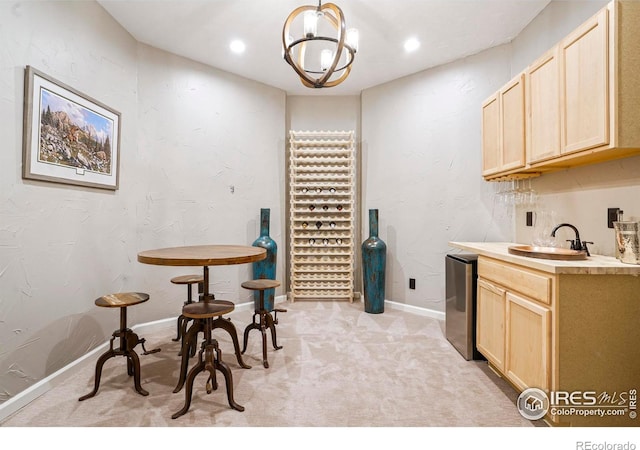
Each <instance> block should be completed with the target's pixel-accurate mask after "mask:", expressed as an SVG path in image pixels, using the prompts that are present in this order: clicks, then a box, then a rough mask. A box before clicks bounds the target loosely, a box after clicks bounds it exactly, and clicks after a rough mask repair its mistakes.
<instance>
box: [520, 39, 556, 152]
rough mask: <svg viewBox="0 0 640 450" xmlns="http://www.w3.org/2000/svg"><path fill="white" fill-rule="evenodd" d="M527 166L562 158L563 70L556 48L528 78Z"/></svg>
mask: <svg viewBox="0 0 640 450" xmlns="http://www.w3.org/2000/svg"><path fill="white" fill-rule="evenodd" d="M525 86H526V91H527V95H526V99H527V102H526V103H527V119H528V120H527V163H529V164H532V163H536V162H539V161H544V160H545V159H549V158H553V157H556V156H559V155H560V67H559V65H558V49H557V47H554V48H553V49H551V50H550V51H548V52H547V53H545V54H544V55H543V56H542V57H540V58H539V59H538V60H537V61H536V62H534V63H533V64H532V65H531V66H530V67H529V70H528V71H527V73H526V77H525Z"/></svg>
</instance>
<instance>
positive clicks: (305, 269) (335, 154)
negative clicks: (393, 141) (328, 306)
mask: <svg viewBox="0 0 640 450" xmlns="http://www.w3.org/2000/svg"><path fill="white" fill-rule="evenodd" d="M289 146H290V156H289V158H290V160H289V177H290V178H289V199H290V205H289V220H290V223H289V233H290V236H289V246H290V270H291V274H290V288H291V292H290V300H291V301H292V302H293V301H296V300H313V299H316V300H348V301H350V302H351V301H353V290H354V245H355V243H354V228H355V227H354V207H355V201H354V199H355V193H354V190H355V150H354V136H353V131H326V132H325V131H290V132H289Z"/></svg>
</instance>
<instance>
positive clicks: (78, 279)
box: [0, 1, 285, 402]
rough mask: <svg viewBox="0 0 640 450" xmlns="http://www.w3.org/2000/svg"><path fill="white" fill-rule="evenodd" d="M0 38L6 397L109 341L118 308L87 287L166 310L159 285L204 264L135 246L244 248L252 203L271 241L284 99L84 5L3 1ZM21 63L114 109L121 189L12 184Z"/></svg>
mask: <svg viewBox="0 0 640 450" xmlns="http://www.w3.org/2000/svg"><path fill="white" fill-rule="evenodd" d="M0 42H2V45H1V46H0V86H2V91H1V92H2V93H1V94H0V96H1V97H0V116H1V117H2V120H1V121H0V135H1V136H2V138H3V151H2V152H0V402H3V401H6V400H7V399H9V398H11V397H13V396H14V395H16V394H17V393H18V392H20V391H22V390H24V389H25V388H27V387H29V386H30V385H32V384H33V383H35V382H37V381H38V380H40V379H42V378H43V377H45V376H47V375H49V374H51V373H53V372H55V371H56V370H58V369H60V368H61V367H63V366H65V365H66V364H68V363H70V362H72V361H74V360H75V359H77V358H78V357H79V356H81V355H83V354H85V353H86V352H87V351H88V350H90V349H92V348H94V347H95V346H97V345H99V344H102V343H103V342H105V341H106V340H107V339H108V338H109V337H110V335H111V333H112V332H113V330H114V329H115V328H116V327H117V324H118V314H117V312H115V311H113V310H106V309H98V308H96V307H95V305H94V303H93V302H94V300H95V299H96V298H97V297H99V296H100V295H103V294H106V293H109V292H119V291H129V290H140V291H144V292H148V293H149V294H151V300H150V301H149V302H147V303H145V304H143V305H140V306H138V307H136V308H132V310H131V311H130V313H129V323H130V324H136V323H144V322H149V321H152V320H155V319H162V318H166V317H171V316H177V314H178V312H179V307H180V305H181V304H182V301H183V300H184V296H185V292H184V289H182V288H180V287H179V286H174V285H171V283H169V278H170V277H172V276H174V275H176V274H182V273H185V272H187V271H188V273H190V272H191V271H192V270H197V271H199V270H201V269H196V268H174V269H171V268H165V267H159V266H144V265H142V264H140V263H138V262H137V259H136V255H137V253H138V252H139V251H141V250H144V249H149V248H156V247H161V246H173V245H189V244H201V243H233V244H251V243H252V242H253V240H254V239H255V238H256V237H257V236H258V234H259V215H260V208H261V207H271V208H272V225H271V230H272V231H271V235H272V237H273V238H274V239H275V240H276V241H277V242H278V244H281V242H282V241H281V238H282V231H281V228H282V227H281V223H282V217H281V216H282V211H281V198H283V189H284V175H283V171H284V169H283V168H284V131H283V130H284V128H285V126H284V118H285V95H284V92H282V91H280V90H277V89H274V88H271V87H268V86H265V85H262V84H259V83H256V82H252V81H248V80H246V79H243V78H239V77H234V76H231V75H228V74H225V73H224V72H220V71H216V70H214V69H211V68H208V67H205V66H203V65H200V64H196V63H193V62H191V61H188V60H186V59H182V58H177V57H174V56H171V55H168V54H166V53H163V52H160V51H157V50H154V49H152V48H149V47H146V46H143V45H138V44H137V43H136V42H135V40H133V38H132V37H131V36H130V35H129V34H128V33H127V32H125V31H124V30H123V29H122V28H121V27H120V26H119V25H118V24H117V23H116V22H115V21H113V19H112V18H111V16H109V15H108V14H107V13H106V12H105V11H104V10H103V9H102V8H101V7H100V6H99V5H98V4H97V3H94V2H76V1H74V2H59V1H57V2H0ZM26 65H32V66H34V67H36V68H37V69H40V70H41V71H43V72H45V73H47V74H48V75H50V76H52V77H54V78H57V79H59V80H61V81H63V82H64V83H66V84H68V85H70V86H73V87H74V88H76V89H78V90H79V91H81V92H84V93H86V94H88V95H90V96H92V97H94V98H96V99H98V100H100V101H102V102H103V103H105V104H107V105H109V106H111V107H112V108H114V109H116V110H118V111H120V112H121V114H122V118H121V123H122V136H121V139H122V140H121V163H120V164H121V165H120V189H119V190H118V191H116V192H111V191H104V190H97V189H89V188H81V187H73V186H68V185H58V184H53V183H46V182H35V181H24V180H22V179H21V159H22V102H23V77H24V67H25V66H26ZM231 186H234V193H233V194H232V193H231ZM280 266H282V259H280ZM278 269H279V273H280V274H281V273H282V270H281V267H279V268H278ZM249 273H250V266H249V265H242V266H233V267H230V268H221V269H215V270H212V271H211V276H212V280H213V281H212V290H213V292H214V293H216V295H217V296H218V297H219V298H223V297H228V298H231V299H233V300H245V299H248V298H249V296H250V293H245V292H240V291H241V290H242V289H240V288H239V285H240V282H241V281H244V279H245V278H246V277H247V276H249ZM242 291H243V290H242Z"/></svg>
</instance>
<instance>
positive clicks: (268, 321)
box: [241, 279, 287, 369]
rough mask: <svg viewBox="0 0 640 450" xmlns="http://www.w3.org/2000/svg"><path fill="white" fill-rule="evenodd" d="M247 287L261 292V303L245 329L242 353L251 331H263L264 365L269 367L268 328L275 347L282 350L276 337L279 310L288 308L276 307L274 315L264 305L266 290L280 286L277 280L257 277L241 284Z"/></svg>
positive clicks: (282, 310) (284, 310) (283, 310)
mask: <svg viewBox="0 0 640 450" xmlns="http://www.w3.org/2000/svg"><path fill="white" fill-rule="evenodd" d="M241 286H242V287H243V288H245V289H249V290H252V291H259V292H260V305H259V309H258V311H257V312H255V313H254V314H253V319H252V321H251V323H250V324H249V325H247V327H246V328H245V329H244V346H243V350H242V353H244V352H245V351H246V350H247V342H248V341H249V331H251V330H253V329H256V330H260V332H261V333H262V365H263V366H264V367H265V369H268V368H269V361H267V328H269V329H270V330H271V340H272V343H273V348H274V349H276V350H280V349H281V348H282V346H278V344H277V339H276V324H277V323H278V316H277V313H278V312H287V310H286V309H274V310H273V311H274V316H275V317H274V316H272V315H271V312H269V311H267V310H266V309H265V307H264V291H266V290H267V289H273V288H277V287H278V286H280V282H279V281H277V280H269V279H257V280H249V281H245V282H243V283H242V284H241ZM256 316H260V321H259V323H257V322H256Z"/></svg>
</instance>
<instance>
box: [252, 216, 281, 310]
mask: <svg viewBox="0 0 640 450" xmlns="http://www.w3.org/2000/svg"><path fill="white" fill-rule="evenodd" d="M270 212H271V210H270V209H269V208H262V209H260V236H259V237H258V238H257V239H256V240H255V241H254V242H253V244H252V246H253V247H262V248H264V249H266V250H267V257H266V258H265V259H263V260H262V261H257V262H254V263H253V279H254V280H258V279H269V280H275V279H276V262H277V257H278V246H277V244H276V241H274V240H273V239H271V237H269V216H270ZM275 293H276V290H275V289H267V290H266V291H264V309H266V310H267V311H273V308H274V301H275ZM253 306H254V311H255V312H258V311H259V309H260V291H254V293H253Z"/></svg>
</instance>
